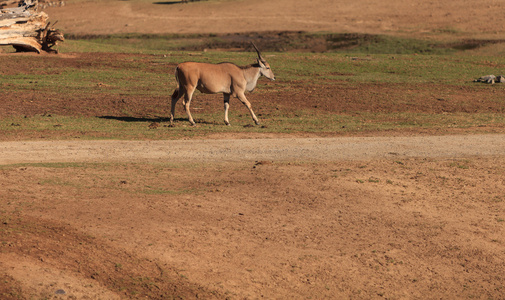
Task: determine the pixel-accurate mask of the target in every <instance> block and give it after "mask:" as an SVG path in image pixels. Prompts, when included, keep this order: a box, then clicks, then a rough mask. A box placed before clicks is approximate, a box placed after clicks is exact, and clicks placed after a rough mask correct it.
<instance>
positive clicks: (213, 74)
mask: <svg viewBox="0 0 505 300" xmlns="http://www.w3.org/2000/svg"><path fill="white" fill-rule="evenodd" d="M253 46H254V44H253ZM254 48H255V49H256V51H257V53H258V59H257V62H256V63H255V64H251V65H247V66H243V67H239V66H237V65H235V64H233V63H226V62H225V63H219V64H208V63H197V62H184V63H181V64H179V65H177V67H176V69H175V78H176V80H177V88H176V89H175V91H174V93H173V94H172V104H171V113H170V124H173V121H174V115H175V105H176V104H177V101H179V99H180V98H181V97H183V96H184V100H183V105H184V108H185V110H186V113H187V114H188V118H189V122H190V123H191V124H192V125H195V121H194V120H193V117H192V116H191V112H190V111H189V106H190V103H191V98H192V97H193V93H194V92H195V90H199V91H200V92H202V93H204V94H217V93H223V97H224V122H225V123H226V125H230V122H229V120H228V109H229V107H230V96H234V97H237V98H238V99H239V100H240V101H241V102H242V103H243V104H244V105H245V106H246V107H247V108H248V109H249V112H250V113H251V117H252V119H253V121H254V122H255V123H256V125H258V124H259V121H258V118H257V117H256V115H255V114H254V112H253V110H252V108H251V103H249V101H248V100H247V98H246V96H245V92H246V91H249V92H250V91H252V90H254V88H255V87H256V83H257V82H258V79H259V78H260V77H261V75H263V76H265V77H267V78H268V79H270V80H275V76H274V73H273V72H272V70H271V69H270V65H269V64H268V63H267V62H266V60H265V59H264V58H263V57H262V56H261V53H260V52H259V50H258V48H256V46H254Z"/></svg>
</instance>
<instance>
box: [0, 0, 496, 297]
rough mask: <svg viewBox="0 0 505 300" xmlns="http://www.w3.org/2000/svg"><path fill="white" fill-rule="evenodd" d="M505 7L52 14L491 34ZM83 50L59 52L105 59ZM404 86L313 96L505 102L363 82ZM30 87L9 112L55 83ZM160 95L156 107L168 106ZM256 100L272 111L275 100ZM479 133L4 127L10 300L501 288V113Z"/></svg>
mask: <svg viewBox="0 0 505 300" xmlns="http://www.w3.org/2000/svg"><path fill="white" fill-rule="evenodd" d="M293 3H295V4H293ZM503 5H504V4H503V3H499V2H497V1H491V0H489V1H484V2H480V3H479V5H475V2H471V1H466V0H456V1H445V2H435V1H422V2H421V3H409V2H405V1H403V2H401V3H400V2H398V1H392V0H387V1H384V0H383V1H351V2H349V3H338V4H336V2H335V1H326V0H312V1H287V0H278V1H263V0H258V1H209V2H195V3H190V4H186V5H182V4H179V3H172V2H170V1H169V2H164V4H153V3H151V2H147V3H145V5H140V4H137V3H135V2H131V3H130V2H128V1H100V2H97V1H75V2H74V1H67V3H66V5H65V6H63V7H50V8H47V9H45V11H46V12H48V13H49V15H50V16H51V19H52V20H59V26H58V27H60V26H61V28H63V29H64V30H65V31H66V32H72V33H78V34H100V33H104V34H108V33H118V32H146V33H161V32H174V33H194V32H244V31H251V30H254V31H263V30H306V31H334V32H345V31H350V32H359V33H387V34H414V35H419V36H422V35H423V34H428V33H429V34H440V33H441V32H442V33H443V32H447V31H450V32H454V31H456V32H459V33H460V34H461V36H467V37H483V38H490V37H496V36H499V35H500V34H503V32H504V30H505V27H504V26H505V25H504V24H502V23H503V22H493V21H496V20H501V18H502V16H501V14H500V13H501V12H502V11H503ZM237 11H243V12H246V14H245V16H244V15H240V16H237ZM76 12H78V13H79V14H78V15H79V18H77V17H76V15H77V14H76ZM281 12H282V13H281ZM146 16H149V18H147V17H146ZM426 20H429V21H426ZM490 23H492V24H493V26H490V25H489V24H490ZM86 55H87V54H82V55H76V57H72V56H68V57H67V58H66V59H64V60H61V62H60V63H62V64H65V63H68V64H76V63H82V59H83V57H84V58H86V57H93V58H94V59H95V63H100V62H102V61H106V60H107V59H108V58H107V56H108V55H112V54H100V55H95V54H93V55H91V54H89V55H88V56H86ZM125 57H126V56H125ZM53 63H54V61H53ZM18 67H19V66H18ZM18 70H19V69H18ZM7 75H8V74H7ZM267 88H268V86H267ZM408 88H409V87H403V86H398V85H392V86H384V85H380V86H376V85H374V86H367V87H363V88H362V89H359V90H332V89H330V88H328V90H323V91H321V93H322V94H326V95H328V96H327V97H326V98H324V97H322V99H323V100H322V101H321V103H319V104H318V105H320V108H322V109H324V110H328V111H332V112H336V113H338V112H340V111H344V110H346V109H349V110H352V109H357V110H359V109H363V108H364V107H369V109H370V111H371V112H374V111H381V110H388V111H389V110H392V109H394V110H398V111H422V112H436V113H440V112H444V111H448V112H454V111H468V112H473V111H491V112H496V111H499V110H500V109H501V108H500V106H499V105H498V104H496V103H492V102H486V101H485V100H482V101H480V100H479V101H477V100H475V99H486V97H485V96H486V94H485V93H488V92H487V91H481V92H480V93H482V94H479V95H478V96H476V95H473V96H469V95H468V91H466V90H465V89H464V88H462V89H461V91H459V92H458V93H456V94H455V98H457V100H458V103H464V105H460V104H456V103H451V102H444V103H442V104H441V103H440V101H438V100H437V99H436V98H434V97H424V96H423V95H421V96H423V97H424V98H426V101H425V102H423V104H422V105H419V106H418V107H392V106H388V104H387V103H382V104H380V105H376V106H374V103H373V99H372V98H371V97H369V96H368V97H367V95H370V93H372V92H374V93H382V92H383V93H403V92H405V91H406V90H408ZM282 92H283V93H287V94H283V95H277V96H276V97H277V98H276V101H277V100H278V101H286V103H288V102H289V101H290V103H289V104H290V105H292V104H300V105H308V104H304V103H307V102H306V101H302V100H303V99H304V98H305V97H307V96H308V94H304V93H303V92H300V93H298V92H297V93H294V92H289V91H282ZM22 96H23V97H21V96H20V94H7V93H5V94H4V97H6V98H9V99H12V101H10V102H9V103H1V104H0V116H7V115H9V113H16V114H27V115H33V114H41V113H44V112H45V110H47V107H45V100H46V98H45V97H46V95H39V94H37V93H36V92H33V93H29V94H26V95H24V94H23V95H22ZM22 98H29V99H31V104H30V105H27V102H26V101H21V100H20V99H22ZM283 99H285V100H283ZM332 99H344V100H345V99H347V100H348V99H362V101H361V102H358V101H346V102H335V101H332ZM71 100H72V102H70V101H67V100H66V99H61V101H62V102H56V100H55V102H53V103H52V105H53V106H52V107H51V111H52V112H55V113H58V114H65V115H74V114H83V115H96V113H97V112H96V111H88V110H84V109H83V108H82V105H81V104H82V103H81V102H80V99H79V98H78V97H77V96H76V98H73V99H71ZM95 100H96V101H100V99H95ZM109 100H110V101H108V102H99V104H100V105H99V106H100V107H101V113H104V114H110V115H113V114H114V113H116V112H117V111H120V107H118V106H117V105H116V104H115V103H117V102H118V101H116V102H115V100H120V99H109ZM151 100H153V102H154V103H155V104H154V105H153V108H152V109H153V110H160V108H159V107H161V106H162V105H165V103H164V101H165V99H161V98H160V99H151ZM126 101H128V103H129V105H133V106H135V105H138V106H139V107H141V105H142V103H136V102H135V99H126ZM255 103H256V104H257V105H258V104H259V103H261V104H263V103H265V107H266V108H265V109H275V108H274V107H268V105H267V104H266V103H267V102H266V100H265V99H256V100H255ZM280 104H282V102H281V103H280ZM202 105H205V104H202ZM253 105H254V104H253ZM346 105H347V106H346ZM353 105H354V106H353ZM493 105H495V106H493ZM258 106H261V105H258ZM351 106H352V107H351ZM358 106H361V108H360V107H358ZM219 107H220V104H219ZM139 109H140V108H139ZM163 109H166V108H163ZM219 109H220V108H219ZM485 131H486V132H496V133H495V134H484V135H475V134H472V135H469V134H467V133H466V132H461V131H458V132H456V131H449V133H452V134H453V135H450V136H438V135H434V134H438V133H439V132H421V133H422V134H421V135H419V133H420V132H415V133H414V135H415V136H402V137H398V136H395V137H391V136H388V135H387V133H384V134H383V136H380V137H366V138H365V137H331V138H321V137H318V138H314V137H311V139H306V138H301V137H299V136H290V137H288V138H286V137H282V138H279V137H278V136H275V135H268V136H265V135H254V136H247V137H246V136H244V135H243V134H242V135H240V136H230V135H229V134H227V135H214V136H212V137H210V138H209V140H190V141H156V142H155V141H146V142H138V141H135V142H129V141H122V142H110V141H109V142H103V141H88V142H87V141H43V140H42V139H43V138H42V137H40V139H41V140H39V141H30V142H26V141H22V140H21V141H15V142H13V141H9V142H0V212H1V214H0V298H2V299H120V298H132V299H137V298H149V299H167V298H168V299H171V298H189V299H194V298H203V299H212V298H216V299H224V298H230V299H259V298H266V299H272V298H274V299H286V298H287V299H304V298H312V299H325V298H328V299H374V298H388V299H426V298H429V299H434V298H443V299H455V298H458V299H461V298H479V299H502V298H503V297H504V295H505V284H504V282H505V276H504V275H503V274H505V239H504V238H503V237H504V236H505V196H504V194H505V193H504V191H505V156H504V154H505V153H504V151H505V150H503V149H505V147H504V145H503V143H504V141H505V137H504V136H503V128H485ZM444 133H447V132H444ZM455 133H458V134H457V135H454V134H455ZM396 134H398V133H396ZM406 135H407V134H406ZM408 135H412V133H409V134H408ZM30 138H31V139H33V138H34V137H30ZM35 138H36V137H35Z"/></svg>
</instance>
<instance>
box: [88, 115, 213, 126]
mask: <svg viewBox="0 0 505 300" xmlns="http://www.w3.org/2000/svg"><path fill="white" fill-rule="evenodd" d="M97 118H99V119H105V120H116V121H121V122H151V123H154V122H156V123H167V124H170V118H162V117H157V118H138V117H116V116H99V117H97ZM174 122H182V123H188V118H174ZM195 123H197V124H212V125H217V123H216V122H208V121H204V120H198V119H196V120H195ZM219 124H221V123H219ZM188 125H189V123H188Z"/></svg>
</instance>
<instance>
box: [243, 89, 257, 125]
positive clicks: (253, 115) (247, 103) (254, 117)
mask: <svg viewBox="0 0 505 300" xmlns="http://www.w3.org/2000/svg"><path fill="white" fill-rule="evenodd" d="M237 98H238V99H239V100H240V102H242V103H244V105H245V106H246V107H247V109H249V112H250V113H251V117H252V119H253V121H254V123H255V124H256V125H259V124H260V121H258V118H257V117H256V115H255V114H254V111H253V110H252V107H251V103H250V102H249V101H248V100H247V98H246V97H245V95H244V94H238V95H237Z"/></svg>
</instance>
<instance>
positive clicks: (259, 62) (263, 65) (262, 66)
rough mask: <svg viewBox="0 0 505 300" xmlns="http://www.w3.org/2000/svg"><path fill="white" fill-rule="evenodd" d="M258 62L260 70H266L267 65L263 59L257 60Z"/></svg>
mask: <svg viewBox="0 0 505 300" xmlns="http://www.w3.org/2000/svg"><path fill="white" fill-rule="evenodd" d="M256 60H257V61H258V64H259V65H260V68H266V66H265V64H264V63H263V61H261V59H259V58H257V59H256Z"/></svg>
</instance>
